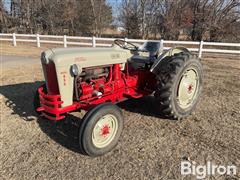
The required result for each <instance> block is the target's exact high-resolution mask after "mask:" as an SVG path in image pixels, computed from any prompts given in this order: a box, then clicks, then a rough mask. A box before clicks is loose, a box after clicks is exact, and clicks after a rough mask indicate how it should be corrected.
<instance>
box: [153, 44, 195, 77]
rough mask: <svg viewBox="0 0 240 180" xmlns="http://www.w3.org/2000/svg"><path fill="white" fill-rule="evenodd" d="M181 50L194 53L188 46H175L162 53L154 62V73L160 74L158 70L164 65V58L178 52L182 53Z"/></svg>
mask: <svg viewBox="0 0 240 180" xmlns="http://www.w3.org/2000/svg"><path fill="white" fill-rule="evenodd" d="M181 52H184V53H188V54H192V53H191V52H190V51H189V50H188V49H187V48H185V47H173V48H171V49H169V50H167V51H165V52H164V53H162V54H161V55H160V56H159V57H158V59H157V60H156V61H155V62H154V63H153V65H152V67H151V69H150V71H151V72H152V73H153V74H156V75H158V72H159V69H160V68H161V66H162V63H163V61H162V60H163V59H164V58H165V57H167V56H173V55H174V54H177V53H181Z"/></svg>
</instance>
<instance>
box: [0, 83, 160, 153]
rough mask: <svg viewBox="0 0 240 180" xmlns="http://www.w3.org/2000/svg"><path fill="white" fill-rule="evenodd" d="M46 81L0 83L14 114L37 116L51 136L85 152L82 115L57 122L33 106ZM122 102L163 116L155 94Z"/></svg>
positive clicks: (124, 106)
mask: <svg viewBox="0 0 240 180" xmlns="http://www.w3.org/2000/svg"><path fill="white" fill-rule="evenodd" d="M43 83H44V82H42V81H36V82H29V83H21V84H13V85H5V86H2V87H0V93H1V94H2V95H3V96H4V97H6V99H7V101H6V102H5V104H6V106H8V107H9V108H11V109H12V111H13V112H12V114H17V115H19V116H20V117H21V119H22V120H25V121H32V120H35V119H36V118H37V123H38V124H39V127H40V128H41V130H42V131H43V132H44V133H46V134H47V135H48V136H49V137H50V138H52V139H53V140H54V141H56V142H57V143H59V144H61V145H62V146H64V147H66V148H68V149H70V150H72V151H74V152H80V153H82V154H84V153H83V152H81V151H80V150H79V145H78V129H79V126H80V125H81V122H82V121H81V118H79V117H76V116H74V115H72V114H67V115H66V118H65V120H63V121H60V122H57V123H55V122H54V121H50V120H47V119H45V118H42V117H40V116H39V115H38V114H37V113H36V112H35V110H34V106H33V98H34V94H35V92H36V90H37V88H38V87H39V86H40V85H42V84H43ZM118 106H119V107H120V108H122V109H125V110H126V111H130V112H135V113H140V114H143V115H147V116H155V117H160V118H163V117H161V115H159V113H158V110H157V108H156V102H155V100H154V97H151V96H148V97H143V98H141V99H131V100H127V101H124V102H121V103H118ZM3 120H4V119H3ZM5 120H7V119H5ZM13 123H14V122H13Z"/></svg>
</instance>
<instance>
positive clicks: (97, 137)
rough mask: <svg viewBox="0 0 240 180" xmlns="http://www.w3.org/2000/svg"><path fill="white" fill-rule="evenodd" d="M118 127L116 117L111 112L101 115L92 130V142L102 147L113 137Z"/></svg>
mask: <svg viewBox="0 0 240 180" xmlns="http://www.w3.org/2000/svg"><path fill="white" fill-rule="evenodd" d="M117 129H118V122H117V118H116V117H115V116H114V115H112V114H107V115H105V116H103V117H101V118H100V119H99V120H98V122H97V123H96V124H95V126H94V128H93V132H92V142H93V144H94V146H96V147H97V148H104V147H106V146H107V145H109V144H110V143H111V142H112V140H113V139H114V137H115V135H116V133H117Z"/></svg>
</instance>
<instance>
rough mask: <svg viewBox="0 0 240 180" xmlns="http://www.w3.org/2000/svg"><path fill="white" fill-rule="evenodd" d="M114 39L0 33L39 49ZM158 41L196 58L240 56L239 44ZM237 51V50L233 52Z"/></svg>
mask: <svg viewBox="0 0 240 180" xmlns="http://www.w3.org/2000/svg"><path fill="white" fill-rule="evenodd" d="M114 40H115V38H98V37H94V36H93V37H78V36H66V35H64V36H53V35H40V34H15V33H13V34H4V33H0V41H10V42H12V43H13V46H17V42H31V43H36V45H37V47H41V44H44V43H45V44H62V45H63V47H67V46H68V45H80V46H92V47H96V46H101V47H110V46H111V45H112V43H113V41H114ZM124 40H126V41H128V42H132V43H143V42H145V41H147V40H142V39H127V38H124ZM151 41H158V42H160V43H161V48H163V49H164V50H165V49H169V48H171V47H165V46H164V45H165V44H167V45H172V46H175V45H193V46H195V47H196V48H188V49H189V50H190V51H195V52H198V56H199V57H201V56H202V53H203V52H212V53H229V54H240V50H239V47H240V43H217V42H204V41H200V42H195V41H167V40H163V39H162V40H151ZM204 46H210V47H213V46H217V47H232V48H234V50H229V49H222V48H221V49H216V48H215V49H211V48H204ZM235 49H238V50H235Z"/></svg>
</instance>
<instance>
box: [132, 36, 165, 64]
mask: <svg viewBox="0 0 240 180" xmlns="http://www.w3.org/2000/svg"><path fill="white" fill-rule="evenodd" d="M159 50H160V42H156V41H146V42H145V43H144V44H143V45H142V46H140V47H139V48H138V51H139V52H148V53H149V56H140V55H139V54H138V53H137V54H134V55H133V56H132V57H131V59H130V61H131V62H135V63H143V64H150V63H152V62H154V60H156V59H157V57H158V54H159Z"/></svg>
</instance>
